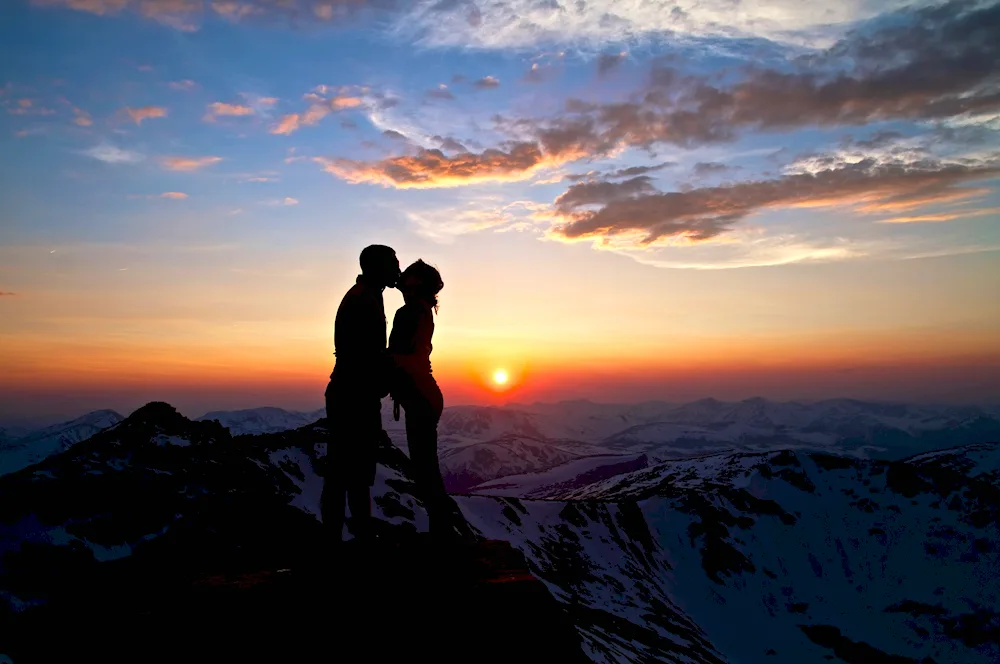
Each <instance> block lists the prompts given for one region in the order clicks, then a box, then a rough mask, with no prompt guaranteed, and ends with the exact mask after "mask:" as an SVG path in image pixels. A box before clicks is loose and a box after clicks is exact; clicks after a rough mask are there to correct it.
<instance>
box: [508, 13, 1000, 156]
mask: <svg viewBox="0 0 1000 664" xmlns="http://www.w3.org/2000/svg"><path fill="white" fill-rule="evenodd" d="M970 7H971V8H970ZM998 72H1000V4H996V5H994V6H988V7H982V8H975V7H974V6H972V5H968V4H964V3H954V2H953V3H949V4H947V5H943V6H941V7H932V8H926V9H922V10H917V11H913V12H905V13H900V14H899V15H897V16H895V17H894V20H893V21H892V22H891V23H889V24H888V26H887V27H883V28H881V29H878V30H868V31H858V32H855V33H851V34H849V35H848V36H847V37H845V38H844V39H843V40H841V41H840V42H837V43H836V44H834V45H833V46H832V47H830V48H829V49H827V50H825V51H822V52H819V53H817V54H814V55H812V56H810V57H802V58H799V59H798V60H795V61H794V62H793V63H792V67H790V68H789V69H786V70H781V71H779V70H775V69H766V68H760V67H749V68H747V69H745V70H742V71H741V72H733V74H738V76H734V77H730V78H729V79H728V80H732V82H731V83H726V84H720V83H718V82H717V81H716V79H712V78H708V77H705V76H699V75H684V74H682V73H681V72H679V71H676V70H674V69H671V68H669V67H663V66H656V67H654V68H653V69H652V70H651V72H650V76H649V80H648V83H647V85H646V86H645V87H643V88H642V89H640V90H638V91H637V92H636V93H635V94H634V95H633V97H632V99H630V100H629V101H624V102H607V103H592V102H586V101H581V100H569V101H568V102H567V104H566V112H565V113H564V114H563V115H560V116H558V117H555V118H551V119H548V120H532V119H507V118H501V120H502V123H500V124H501V129H504V130H506V131H508V133H510V134H511V135H513V136H517V137H518V139H519V140H524V138H525V137H533V138H534V139H535V140H537V141H539V142H540V144H541V145H542V147H543V148H544V149H545V150H546V151H548V152H552V153H558V152H560V151H562V150H565V149H573V150H579V151H583V152H586V153H588V154H592V155H602V154H608V153H610V152H613V151H614V150H617V149H620V148H622V147H628V146H631V147H639V148H645V149H650V148H652V147H653V146H655V145H657V144H673V145H677V146H681V147H686V148H690V147H694V146H698V145H703V144H707V143H716V142H726V141H732V140H734V139H736V138H737V137H738V136H739V135H740V134H741V133H742V132H747V131H785V130H790V129H796V128H801V127H808V126H821V127H824V126H845V125H865V124H869V123H873V122H879V121H888V120H935V119H946V118H953V117H966V116H969V115H970V114H973V115H979V116H983V117H987V116H988V115H989V113H991V112H993V113H995V112H997V111H1000V91H998V90H1000V87H998V86H1000V74H998Z"/></svg>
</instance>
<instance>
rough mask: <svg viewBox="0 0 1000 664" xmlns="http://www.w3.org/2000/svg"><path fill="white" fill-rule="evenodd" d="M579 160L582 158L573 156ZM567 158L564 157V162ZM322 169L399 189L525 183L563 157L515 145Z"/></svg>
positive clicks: (341, 162) (331, 162) (330, 164)
mask: <svg viewBox="0 0 1000 664" xmlns="http://www.w3.org/2000/svg"><path fill="white" fill-rule="evenodd" d="M571 156H572V158H576V157H578V156H579V155H571ZM566 157H567V156H566V155H564V156H563V157H562V159H565V158H566ZM314 161H316V162H317V163H318V164H320V165H322V167H323V170H325V171H326V172H327V173H330V174H331V175H335V176H337V177H339V178H342V179H344V180H346V181H348V182H351V183H355V184H356V183H361V182H367V183H372V184H380V185H383V186H386V187H396V188H397V189H427V188H433V187H455V186H459V185H464V184H472V183H477V182H515V181H519V180H525V179H527V178H529V177H531V176H532V175H534V174H535V173H536V172H538V171H539V170H540V169H543V168H547V167H552V166H558V165H559V164H561V163H562V161H561V159H560V158H554V157H552V156H549V155H546V154H544V153H543V152H542V151H541V150H540V149H539V148H538V146H537V145H535V144H534V143H516V144H513V145H510V146H508V149H507V150H496V149H491V150H484V151H483V152H481V153H478V154H476V153H470V152H462V153H459V154H456V155H454V156H451V157H449V156H447V155H445V154H444V153H443V152H442V151H441V150H423V149H422V150H419V151H418V152H417V153H416V154H415V155H404V156H399V157H391V158H388V159H384V160H381V161H374V162H365V161H355V160H352V159H329V158H325V157H317V158H315V159H314Z"/></svg>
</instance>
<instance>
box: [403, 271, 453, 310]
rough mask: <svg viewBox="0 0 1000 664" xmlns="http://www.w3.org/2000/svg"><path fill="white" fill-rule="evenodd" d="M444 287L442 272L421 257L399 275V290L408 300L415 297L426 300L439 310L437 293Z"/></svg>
mask: <svg viewBox="0 0 1000 664" xmlns="http://www.w3.org/2000/svg"><path fill="white" fill-rule="evenodd" d="M442 288H444V282H443V281H441V273H440V272H438V271H437V268H435V267H432V266H430V265H428V264H427V263H425V262H423V261H422V260H420V259H417V261H416V262H414V263H413V264H411V265H410V266H409V267H407V268H406V269H405V270H403V273H402V274H401V275H400V276H399V290H401V291H402V292H403V297H404V298H405V299H407V300H409V299H410V298H414V299H417V300H420V301H422V302H426V303H427V304H429V305H430V306H432V307H434V309H435V311H436V310H437V306H438V300H437V294H438V293H439V292H440V291H441V289H442Z"/></svg>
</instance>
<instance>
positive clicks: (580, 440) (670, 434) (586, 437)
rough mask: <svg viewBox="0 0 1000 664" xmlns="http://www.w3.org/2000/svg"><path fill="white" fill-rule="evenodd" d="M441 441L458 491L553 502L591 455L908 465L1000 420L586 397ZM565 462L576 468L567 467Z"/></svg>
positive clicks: (445, 422) (239, 421)
mask: <svg viewBox="0 0 1000 664" xmlns="http://www.w3.org/2000/svg"><path fill="white" fill-rule="evenodd" d="M323 415H324V410H323V409H320V410H317V411H312V412H296V411H286V410H282V409H278V408H255V409H250V410H242V411H219V412H213V413H208V414H206V415H203V416H202V417H200V418H199V420H206V419H214V420H218V421H219V422H221V423H222V424H223V426H226V427H227V428H228V429H229V430H230V432H231V433H232V434H233V435H241V434H261V433H274V432H278V431H283V430H287V429H294V428H297V427H301V426H305V425H306V424H309V423H312V422H314V421H316V420H317V419H319V418H320V417H323ZM382 424H383V427H384V428H385V429H386V430H387V431H389V433H390V435H391V436H392V438H393V441H394V442H395V443H396V444H397V445H399V446H400V447H401V449H404V450H405V449H406V442H405V440H406V437H405V432H404V430H403V421H400V422H396V421H394V420H393V419H392V409H391V406H390V402H389V401H388V400H385V401H384V402H383V406H382ZM438 432H439V448H440V458H441V466H442V473H443V475H444V478H445V484H446V486H447V487H448V489H449V490H451V491H454V492H466V491H469V490H470V489H472V488H473V487H476V486H479V485H483V488H484V490H487V491H489V492H491V493H492V492H493V490H494V489H498V488H499V487H500V485H494V484H489V483H490V482H491V481H493V480H499V479H502V478H504V477H508V476H513V475H517V476H519V477H518V479H516V480H513V481H512V482H513V484H511V483H507V484H508V486H506V487H505V488H502V489H501V490H502V491H503V495H512V494H511V493H510V491H511V486H513V485H524V486H526V487H527V486H530V487H531V490H530V491H529V493H530V495H531V496H532V497H545V496H547V495H548V494H549V493H550V490H549V489H547V488H546V487H550V486H559V487H562V489H565V488H566V486H568V485H567V482H569V483H570V484H573V485H574V486H575V485H576V484H578V481H577V480H574V479H573V477H575V475H574V471H573V468H574V466H573V465H572V464H574V463H575V462H577V461H578V460H581V459H584V458H588V457H595V461H593V462H586V463H584V465H583V466H581V468H583V467H586V468H587V470H585V471H584V472H589V471H590V470H593V469H595V468H597V467H600V466H605V465H609V466H611V467H614V466H616V465H618V464H621V463H628V460H629V459H635V458H637V457H639V456H644V457H645V458H647V459H648V460H650V461H651V462H654V463H655V462H657V461H662V460H666V459H675V458H685V457H690V456H702V455H704V454H706V453H711V452H723V451H727V450H728V451H737V450H739V451H748V452H757V451H767V450H775V449H801V450H817V451H832V452H836V453H846V454H850V455H854V456H858V457H861V458H868V457H872V458H884V459H898V458H902V457H904V456H907V455H910V454H914V453H917V452H921V451H926V450H932V449H937V448H942V447H949V446H953V445H958V444H965V443H976V442H983V441H989V440H1000V418H997V417H996V416H994V415H993V414H992V413H991V412H988V411H987V410H984V409H979V408H967V407H949V406H919V405H906V404H880V403H871V402H864V401H855V400H849V399H834V400H828V401H820V402H816V403H799V402H788V403H776V402H772V401H768V400H765V399H760V398H756V399H747V400H745V401H740V402H724V401H718V400H715V399H702V400H699V401H695V402H692V403H687V404H670V403H664V402H656V401H651V402H645V403H639V404H595V403H592V402H589V401H585V400H578V401H565V402H560V403H554V404H510V405H508V406H503V407H493V406H452V407H449V408H446V409H445V411H444V414H443V415H442V418H441V422H440V425H439V427H438ZM609 455H618V456H619V457H620V458H618V459H616V458H609ZM605 461H607V464H606V463H605ZM564 464H568V465H567V466H566V468H564V469H562V470H558V468H559V467H561V466H563V465H564ZM550 472H553V473H555V475H553V476H552V477H551V478H550V477H548V476H547V475H546V474H547V473H550ZM567 473H568V474H567ZM534 474H540V476H539V477H532V475H534ZM521 476H523V477H521ZM550 480H551V481H550ZM583 481H584V483H586V481H587V480H586V477H585V478H584V480H583ZM562 489H558V488H557V489H552V490H554V491H558V490H562ZM519 495H526V494H519Z"/></svg>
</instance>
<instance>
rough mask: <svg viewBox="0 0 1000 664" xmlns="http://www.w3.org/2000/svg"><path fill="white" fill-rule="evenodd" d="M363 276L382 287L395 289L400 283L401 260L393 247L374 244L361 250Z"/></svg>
mask: <svg viewBox="0 0 1000 664" xmlns="http://www.w3.org/2000/svg"><path fill="white" fill-rule="evenodd" d="M361 274H363V275H365V278H366V279H370V280H371V281H372V282H373V283H375V284H378V285H379V286H382V287H387V288H394V287H395V286H396V282H397V281H399V259H398V258H396V252H395V250H393V248H392V247H387V246H385V245H384V244H372V245H369V246H367V247H365V248H364V249H362V250H361Z"/></svg>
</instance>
